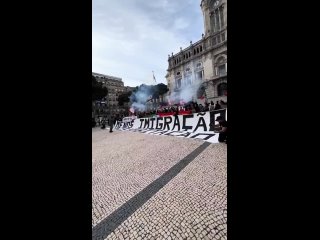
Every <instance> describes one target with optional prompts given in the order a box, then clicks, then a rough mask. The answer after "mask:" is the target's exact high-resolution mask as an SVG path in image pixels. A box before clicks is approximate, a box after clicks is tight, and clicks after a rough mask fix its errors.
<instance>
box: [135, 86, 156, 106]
mask: <svg viewBox="0 0 320 240" xmlns="http://www.w3.org/2000/svg"><path fill="white" fill-rule="evenodd" d="M153 93H154V92H153V90H152V87H151V86H147V85H141V86H140V87H139V88H138V90H137V91H136V92H133V93H132V94H131V96H130V102H131V107H132V108H133V109H134V110H138V111H145V110H146V108H147V106H146V103H147V101H148V100H149V99H150V98H151V96H152V95H153Z"/></svg>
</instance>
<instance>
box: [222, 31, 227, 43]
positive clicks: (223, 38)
mask: <svg viewBox="0 0 320 240" xmlns="http://www.w3.org/2000/svg"><path fill="white" fill-rule="evenodd" d="M221 40H222V42H223V41H225V40H226V33H222V34H221Z"/></svg>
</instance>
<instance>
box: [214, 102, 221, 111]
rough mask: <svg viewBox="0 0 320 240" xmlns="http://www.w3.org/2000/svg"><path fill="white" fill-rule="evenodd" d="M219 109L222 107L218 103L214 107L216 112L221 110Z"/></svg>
mask: <svg viewBox="0 0 320 240" xmlns="http://www.w3.org/2000/svg"><path fill="white" fill-rule="evenodd" d="M219 109H221V105H220V104H219V102H218V101H217V103H216V106H215V107H214V110H219Z"/></svg>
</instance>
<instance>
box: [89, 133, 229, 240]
mask: <svg viewBox="0 0 320 240" xmlns="http://www.w3.org/2000/svg"><path fill="white" fill-rule="evenodd" d="M92 174H93V175H92V239H227V145H226V144H224V143H221V144H210V143H207V142H203V141H202V140H200V139H199V140H194V139H186V138H179V137H169V136H154V135H147V134H141V133H134V132H123V131H114V132H113V133H109V131H108V130H101V129H100V128H94V129H93V130H92Z"/></svg>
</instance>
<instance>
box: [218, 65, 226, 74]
mask: <svg viewBox="0 0 320 240" xmlns="http://www.w3.org/2000/svg"><path fill="white" fill-rule="evenodd" d="M218 69H219V76H224V75H226V65H225V64H223V65H221V66H219V68H218Z"/></svg>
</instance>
